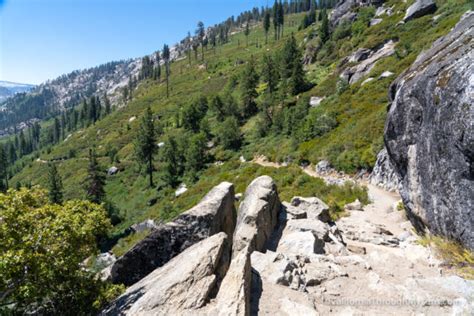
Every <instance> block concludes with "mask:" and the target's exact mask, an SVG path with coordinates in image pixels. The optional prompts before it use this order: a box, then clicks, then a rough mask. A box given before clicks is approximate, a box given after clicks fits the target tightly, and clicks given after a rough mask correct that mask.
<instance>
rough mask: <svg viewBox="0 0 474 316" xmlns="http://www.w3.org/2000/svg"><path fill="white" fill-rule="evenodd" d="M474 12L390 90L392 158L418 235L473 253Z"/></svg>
mask: <svg viewBox="0 0 474 316" xmlns="http://www.w3.org/2000/svg"><path fill="white" fill-rule="evenodd" d="M473 46H474V12H472V11H470V12H468V13H466V14H465V15H464V16H463V17H462V19H461V21H460V22H459V23H458V24H457V25H456V27H455V28H454V29H453V30H451V32H450V33H449V34H448V35H446V36H444V37H443V38H441V39H439V40H437V41H436V42H435V43H434V44H433V45H432V47H431V49H429V50H428V51H426V52H424V53H423V54H421V55H420V56H419V57H418V59H417V60H416V61H415V63H414V64H413V65H412V66H411V67H410V68H409V69H408V70H407V71H406V72H405V73H403V74H402V75H401V76H400V77H399V78H398V79H397V80H396V81H395V83H394V84H393V85H392V87H391V90H390V91H391V98H392V100H393V101H392V103H391V106H390V109H389V112H388V118H387V122H386V125H385V144H386V147H387V151H388V155H389V156H390V159H391V161H392V162H393V165H394V167H395V170H396V172H397V173H398V175H399V176H400V178H401V184H402V188H401V191H400V193H401V195H402V198H403V202H404V204H405V206H406V208H407V210H408V212H407V213H408V215H409V217H410V219H411V221H412V222H413V223H415V226H416V227H417V228H418V229H424V228H425V227H428V228H429V229H430V231H431V232H432V233H435V234H441V235H444V236H447V237H449V238H453V239H455V240H458V241H460V242H462V243H463V244H464V245H466V246H468V247H469V248H471V249H474V217H473V216H472V210H473V209H474V198H473V197H474V167H473V166H474V150H473V148H474V125H473V122H474V63H473V60H474V50H473V49H472V47H473Z"/></svg>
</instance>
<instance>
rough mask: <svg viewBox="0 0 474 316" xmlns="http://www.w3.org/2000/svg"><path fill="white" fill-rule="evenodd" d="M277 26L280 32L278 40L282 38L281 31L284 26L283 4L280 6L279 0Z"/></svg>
mask: <svg viewBox="0 0 474 316" xmlns="http://www.w3.org/2000/svg"><path fill="white" fill-rule="evenodd" d="M278 25H279V29H280V32H281V35H279V38H281V37H283V30H284V26H285V12H284V9H283V4H282V2H281V0H280V2H279V3H278Z"/></svg>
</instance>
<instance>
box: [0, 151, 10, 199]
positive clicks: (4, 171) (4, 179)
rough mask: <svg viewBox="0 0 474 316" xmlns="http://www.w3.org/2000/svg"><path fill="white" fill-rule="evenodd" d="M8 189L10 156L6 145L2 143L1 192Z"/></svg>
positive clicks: (0, 156) (0, 162)
mask: <svg viewBox="0 0 474 316" xmlns="http://www.w3.org/2000/svg"><path fill="white" fill-rule="evenodd" d="M7 189H8V157H7V151H6V149H5V146H4V145H2V144H0V192H6V191H7Z"/></svg>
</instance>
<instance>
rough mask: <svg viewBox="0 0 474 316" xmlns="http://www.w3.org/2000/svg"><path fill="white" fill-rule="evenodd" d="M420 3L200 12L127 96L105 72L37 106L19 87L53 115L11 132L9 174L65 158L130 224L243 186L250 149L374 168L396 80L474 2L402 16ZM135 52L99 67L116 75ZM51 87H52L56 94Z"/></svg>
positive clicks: (41, 177)
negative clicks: (226, 185) (340, 15)
mask: <svg viewBox="0 0 474 316" xmlns="http://www.w3.org/2000/svg"><path fill="white" fill-rule="evenodd" d="M410 2H411V1H408V3H403V2H400V1H387V2H385V3H384V8H390V10H389V11H387V10H386V11H380V10H377V9H376V7H374V6H370V5H365V4H361V5H360V6H359V4H357V5H356V6H355V7H354V8H352V9H351V10H352V11H351V12H354V13H355V16H354V17H353V18H352V19H349V20H344V19H340V20H337V19H335V18H334V17H335V15H334V14H333V16H332V18H331V17H330V16H331V3H327V4H325V5H318V4H316V3H313V2H311V1H292V2H291V3H290V4H287V5H283V4H281V5H279V4H278V3H277V4H275V6H274V8H275V9H273V8H269V9H262V10H260V9H254V10H252V11H248V12H245V13H243V14H242V15H240V16H238V17H237V18H231V19H228V20H226V21H225V22H223V23H222V24H219V25H216V26H213V27H212V28H206V27H205V26H204V25H203V23H197V29H196V32H195V35H194V36H191V35H188V36H187V37H186V38H185V39H184V40H183V41H182V42H181V43H180V47H181V48H180V53H179V54H177V53H175V54H176V55H175V56H174V57H173V56H172V55H173V54H174V51H173V49H171V52H170V48H169V47H168V46H167V45H165V47H164V48H163V49H160V50H159V51H157V52H156V53H154V54H152V55H150V56H146V57H144V58H143V59H142V60H140V61H139V63H138V64H140V65H141V66H140V67H141V68H140V70H137V72H136V74H133V72H132V73H131V74H132V76H131V77H130V78H128V77H127V78H128V79H127V83H126V84H125V85H124V86H122V87H121V88H120V90H119V91H120V92H119V94H120V97H119V98H117V99H115V98H114V97H113V95H108V94H107V93H105V92H104V90H100V89H98V90H94V89H95V86H94V85H95V84H96V83H94V84H91V85H90V86H88V87H85V89H86V90H84V91H83V90H75V89H73V87H71V90H67V95H71V93H72V94H73V95H74V96H73V97H68V99H67V100H69V101H68V102H69V103H68V102H66V103H64V104H63V106H53V107H44V106H31V103H29V102H36V101H34V100H35V98H37V97H38V94H36V92H34V93H32V94H27V95H22V96H18V97H15V98H13V99H11V101H9V102H11V104H10V103H9V104H10V105H8V106H7V107H8V108H10V109H13V108H17V109H20V111H15V112H14V113H15V114H14V115H15V116H18V120H19V121H22V120H24V119H27V118H26V117H25V118H21V113H22V111H21V109H22V108H24V107H27V108H28V109H30V108H31V109H32V110H33V109H34V110H33V111H37V113H35V114H34V115H33V116H34V117H37V118H48V117H51V118H50V119H47V120H42V121H35V123H34V124H33V126H32V127H31V128H28V129H25V130H22V131H20V132H17V133H16V134H15V135H14V136H10V137H8V138H4V139H2V143H3V144H4V145H3V146H2V147H1V157H2V160H1V162H2V166H4V169H2V170H6V172H5V171H3V174H2V175H1V177H2V179H3V180H2V186H3V187H4V188H5V187H6V186H7V185H9V186H10V187H21V186H27V187H30V186H34V185H41V186H43V187H48V186H50V185H51V183H50V182H51V180H50V179H51V177H50V173H51V164H54V165H55V167H56V168H57V170H58V173H59V175H60V177H61V178H62V190H63V193H64V199H65V200H67V199H72V198H81V199H82V198H89V199H92V200H93V201H96V202H106V204H107V205H108V208H109V212H111V214H113V216H114V221H115V224H116V226H115V229H114V232H115V233H116V234H118V235H120V234H121V233H122V232H124V231H125V230H126V229H127V228H128V227H129V226H130V225H131V224H133V223H136V222H139V221H142V220H144V219H146V218H154V219H159V220H168V219H171V218H173V217H174V216H175V215H176V214H179V213H180V212H182V211H183V210H185V209H186V208H187V207H189V206H190V205H192V204H193V203H195V202H196V201H197V200H199V198H200V197H202V195H203V194H204V193H205V192H207V190H208V189H209V188H210V187H212V186H213V185H215V184H216V183H218V182H219V181H221V180H231V179H232V180H233V181H236V180H235V179H241V180H237V181H242V187H243V186H244V185H246V184H247V183H246V181H248V180H250V179H251V178H253V177H254V176H256V175H259V174H261V173H262V172H263V171H264V170H263V169H262V168H261V167H259V168H257V167H251V166H248V165H246V164H245V163H241V162H239V159H240V161H245V160H247V161H248V160H252V159H253V157H255V156H259V155H264V156H266V157H268V159H269V160H271V161H277V162H282V163H286V164H289V165H293V164H294V165H300V164H303V165H306V164H310V163H311V164H316V163H318V162H319V161H320V160H323V159H325V160H328V161H329V162H330V163H331V164H332V165H333V166H334V167H335V168H336V169H337V170H341V171H345V172H348V173H356V172H358V171H360V170H369V171H370V170H371V169H372V167H373V166H374V163H375V160H376V156H377V153H378V152H379V151H380V150H381V149H382V136H383V126H384V121H385V117H386V111H387V104H388V95H387V91H388V88H389V86H390V83H391V82H392V80H393V79H394V78H395V77H396V76H397V75H398V74H400V73H401V72H402V71H403V70H404V69H406V68H407V67H408V66H410V65H411V64H412V63H413V61H414V60H415V58H416V57H417V56H418V54H419V53H420V52H421V51H422V50H423V49H426V48H427V47H429V46H430V45H431V43H432V42H433V41H434V40H435V39H437V38H438V37H440V36H441V35H443V34H446V33H447V32H448V31H449V30H450V29H451V27H452V26H454V24H455V23H456V22H457V21H458V20H459V17H460V16H461V14H462V13H463V12H464V11H466V9H467V8H468V7H469V4H468V3H467V1H463V0H440V1H437V7H438V8H437V10H436V13H435V14H428V15H425V16H423V17H420V18H418V19H414V20H410V21H407V22H406V23H399V21H401V20H403V18H404V15H405V10H406V8H407V7H408V6H409V5H410V4H411V3H410ZM434 15H436V19H434V18H433V17H434ZM374 20H376V21H375V22H374ZM123 64H124V62H119V63H111V64H110V65H104V66H100V67H98V68H96V70H91V73H92V75H93V74H94V73H96V75H97V76H98V78H102V77H101V74H102V73H109V72H113V71H114V69H116V67H119V66H120V65H123ZM101 69H102V70H101ZM109 70H110V71H109ZM79 74H80V73H73V74H71V75H69V76H67V77H65V78H60V79H58V80H59V81H61V80H62V81H67V80H68V78H69V77H71V76H72V77H74V76H77V75H79ZM58 80H56V81H57V82H59V81H58ZM100 80H101V79H98V81H97V85H98V82H100ZM94 82H95V81H94ZM38 89H40V90H36V91H42V92H41V93H40V96H41V98H43V99H44V98H45V97H46V96H47V95H51V97H52V98H53V97H54V95H55V94H54V93H53V92H52V91H50V92H48V89H46V88H45V87H39V88H38ZM42 89H43V90H42ZM117 93H118V92H117ZM43 101H44V100H43ZM43 101H41V102H43ZM122 103H123V104H122ZM25 113H26V111H25ZM57 113H59V114H58V115H55V114H57ZM12 115H13V114H12ZM4 119H5V118H4ZM9 122H11V121H9ZM4 126H6V125H4ZM5 166H8V167H7V168H5ZM111 167H115V168H112V169H110V168H111ZM106 170H109V173H108V175H106V174H105V171H106ZM265 171H266V172H268V170H265ZM279 177H280V178H279ZM277 179H279V180H278V181H281V182H282V183H283V185H280V187H287V188H288V190H289V191H288V192H290V191H291V192H292V194H293V193H295V192H296V193H297V192H301V191H304V190H310V191H313V195H314V193H315V192H318V193H319V195H318V196H321V197H324V198H325V199H326V201H327V202H328V203H329V204H331V205H332V206H331V207H332V209H333V210H334V211H336V212H337V211H338V210H340V208H341V207H342V205H344V203H345V202H348V201H350V200H351V199H353V196H354V194H356V195H357V194H359V193H357V189H355V188H351V187H350V186H349V187H342V188H337V187H326V186H325V185H324V184H323V183H313V184H312V185H311V186H308V187H306V186H305V183H307V182H308V181H314V180H309V179H308V178H307V177H305V176H304V175H302V174H301V172H300V171H299V170H298V169H295V170H294V172H292V173H289V174H281V175H280V176H278V177H277ZM184 186H186V187H187V188H188V191H187V192H185V193H184V194H182V195H179V196H178V194H175V191H176V189H177V188H178V187H181V189H182V188H183V187H184ZM91 187H94V188H95V187H99V191H98V193H97V192H95V193H94V192H92V193H91V191H90V190H91ZM102 188H103V190H102ZM238 188H239V187H238ZM354 190H355V191H354ZM102 191H103V192H102ZM181 191H186V190H181ZM283 192H284V191H283ZM348 193H349V194H348ZM94 194H95V195H94ZM289 194H290V193H289ZM361 194H362V193H361ZM91 196H94V197H91ZM360 197H361V198H363V194H362V195H360Z"/></svg>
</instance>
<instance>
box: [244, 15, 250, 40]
mask: <svg viewBox="0 0 474 316" xmlns="http://www.w3.org/2000/svg"><path fill="white" fill-rule="evenodd" d="M249 24H250V20H249V21H247V23H246V24H245V30H244V35H245V41H246V43H247V47H249V35H250V25H249Z"/></svg>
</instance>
